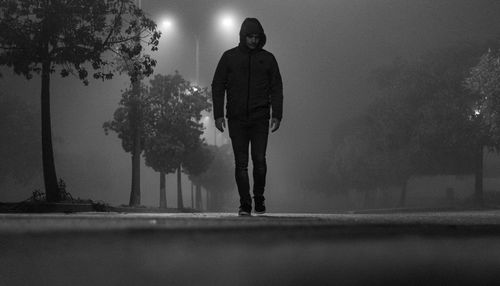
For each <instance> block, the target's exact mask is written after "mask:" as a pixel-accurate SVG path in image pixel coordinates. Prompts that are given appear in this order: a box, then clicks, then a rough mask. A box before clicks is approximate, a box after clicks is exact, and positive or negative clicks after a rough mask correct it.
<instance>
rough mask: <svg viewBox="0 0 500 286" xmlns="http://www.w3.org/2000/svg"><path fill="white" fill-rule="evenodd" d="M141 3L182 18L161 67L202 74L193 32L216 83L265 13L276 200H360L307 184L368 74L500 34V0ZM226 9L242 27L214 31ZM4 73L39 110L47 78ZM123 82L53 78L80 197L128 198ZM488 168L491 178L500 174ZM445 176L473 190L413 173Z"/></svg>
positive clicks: (306, 206)
mask: <svg viewBox="0 0 500 286" xmlns="http://www.w3.org/2000/svg"><path fill="white" fill-rule="evenodd" d="M142 8H143V9H144V10H145V11H147V12H148V13H149V14H150V15H151V17H152V18H153V19H155V20H156V21H157V22H158V23H160V22H161V21H163V19H165V17H167V16H169V17H173V19H174V20H173V21H174V24H173V26H174V27H173V29H172V30H169V31H164V32H163V35H162V39H161V41H160V46H159V51H158V52H156V53H153V56H154V57H155V58H156V59H157V60H158V65H157V67H156V69H155V72H156V73H161V74H172V73H174V71H176V70H178V71H179V72H180V74H182V75H183V76H184V77H185V78H187V79H189V80H191V81H195V77H196V71H195V70H196V68H195V38H196V37H197V38H198V40H199V47H200V79H199V81H200V82H199V83H200V85H202V86H209V85H210V83H211V80H212V76H213V72H214V70H215V66H216V64H217V62H218V60H219V58H220V56H221V55H222V53H223V51H225V50H227V49H229V48H232V47H233V46H234V45H236V44H237V42H238V34H237V33H238V30H239V26H240V24H241V22H242V20H243V19H244V18H245V17H255V18H258V19H259V20H260V21H261V23H262V25H263V27H264V30H265V33H266V35H267V44H266V46H265V47H264V48H265V49H266V50H268V51H270V52H272V53H273V54H274V55H275V56H276V58H277V60H278V64H279V66H280V70H281V75H282V78H283V84H284V108H283V110H284V111H283V121H282V125H281V128H280V130H278V132H276V133H272V134H270V137H269V145H268V152H267V164H268V175H267V186H266V196H267V202H268V205H269V207H268V208H269V211H287V212H293V211H304V212H316V211H323V212H328V211H335V210H338V209H345V208H356V207H359V204H358V203H356V201H355V200H356V198H355V197H350V198H345V197H343V198H342V197H340V196H339V197H337V196H333V197H332V196H328V195H327V194H329V193H330V194H334V193H335V190H329V186H324V188H321V187H320V188H319V189H322V190H320V191H318V190H311V189H308V188H307V187H305V185H304V182H305V181H308V180H311V178H313V177H314V172H315V170H318V169H319V168H321V166H322V164H323V163H324V161H325V160H326V161H327V160H328V158H329V156H330V154H331V151H332V150H331V148H332V147H331V146H332V144H331V140H332V138H331V137H332V130H333V128H334V126H336V125H337V124H339V123H340V122H342V120H345V119H347V118H350V117H352V116H355V115H356V114H358V113H359V112H361V111H362V110H363V109H364V108H365V107H366V106H367V105H368V104H369V103H370V102H371V100H372V99H373V97H374V96H375V95H376V94H377V93H378V92H379V91H378V90H377V88H376V87H375V85H374V83H373V82H372V81H371V80H370V75H371V72H372V71H373V70H374V69H376V68H378V67H381V66H384V65H387V64H389V63H391V62H392V61H393V60H394V59H396V58H403V59H408V60H414V59H416V58H417V57H419V56H421V55H422V54H424V53H426V52H429V51H433V50H438V49H440V48H443V47H446V46H449V45H452V44H458V43H465V42H473V43H474V42H480V41H485V40H491V39H495V38H498V37H499V36H500V18H499V17H498V15H499V12H500V2H498V1H493V0H491V1H489V0H481V1H469V0H446V1H445V0H439V1H431V0H425V1H409V0H406V1H399V0H391V1H389V0H375V1H374V0H355V1H353V0H335V1H327V0H322V1H320V0H315V1H299V0H289V1H278V0H273V1H266V0H256V1H219V0H211V1H203V0H176V1H159V0H142ZM225 11H227V12H230V13H233V14H234V15H237V20H236V22H237V23H236V25H237V28H236V30H235V32H234V35H231V36H230V37H228V35H222V34H221V32H220V31H217V29H216V26H215V22H214V19H215V17H216V16H217V15H218V14H219V13H222V12H225ZM1 73H2V74H3V77H2V78H1V79H0V95H1V96H6V97H16V98H20V99H22V100H23V101H25V102H27V103H29V104H31V105H32V106H34V110H35V112H39V97H40V79H39V77H36V76H35V77H34V78H33V79H32V80H29V81H28V80H25V79H24V78H22V77H20V76H15V75H13V73H12V71H11V70H9V69H7V68H5V67H2V68H1ZM127 87H128V79H127V78H126V77H124V76H116V77H115V78H114V79H113V80H110V81H105V82H102V81H95V80H93V81H91V82H90V85H89V86H84V85H83V84H82V83H81V82H80V81H79V80H77V79H75V78H64V79H61V78H59V76H58V75H56V74H54V76H53V77H52V86H51V100H52V102H51V104H52V110H51V114H52V126H53V137H54V140H55V143H54V151H55V161H56V170H57V175H58V177H60V178H63V179H64V180H65V182H66V184H67V186H68V189H67V190H68V191H69V192H70V193H71V194H72V195H73V197H81V198H90V199H93V200H97V201H104V202H106V203H109V204H112V205H119V204H127V203H128V199H129V195H130V180H131V159H130V158H131V157H130V154H128V153H125V152H124V151H123V149H122V147H121V143H120V140H119V139H118V138H117V136H116V134H114V133H111V134H110V135H108V136H106V135H105V134H104V131H103V128H102V124H103V123H104V122H105V121H108V120H110V119H112V116H113V112H114V110H115V109H116V108H117V106H118V102H119V100H120V96H121V91H122V90H124V89H125V88H127ZM37 109H38V111H37ZM12 124H16V123H15V122H13V123H12ZM1 126H3V125H1ZM0 134H3V132H1V131H0ZM213 134H214V131H213V123H212V122H211V125H210V126H209V127H208V129H207V130H206V133H205V136H206V140H207V142H208V143H210V144H213V141H214V137H213ZM38 135H39V134H30V136H38ZM4 140H9V138H2V141H4ZM217 140H218V143H219V144H221V142H228V143H229V140H228V134H227V130H226V131H225V133H224V134H223V135H219V137H218V138H217ZM4 144H5V143H4ZM0 146H1V145H0ZM18 152H22V150H19V151H18ZM496 162H497V161H496V157H494V156H493V155H489V157H488V159H487V162H486V168H487V173H488V168H490V169H489V170H495V168H496V167H495V166H497V163H496ZM33 164H37V165H39V167H40V170H41V148H40V160H38V161H36V160H35V161H34V162H33ZM488 166H489V167H488ZM490 173H493V174H491V175H490V177H494V176H495V174H494V172H493V171H490ZM228 176H233V174H232V173H231V174H228ZM498 176H499V177H500V172H499V173H498ZM24 182H25V184H20V183H18V182H15V181H14V180H12V179H6V180H4V181H3V182H0V186H1V191H0V201H4V202H5V201H20V200H23V199H26V198H28V197H29V196H30V195H31V192H32V191H33V190H34V189H43V182H42V178H41V176H40V175H39V176H33V179H32V180H24ZM450 182H451V183H450ZM183 183H184V204H185V205H187V206H190V205H191V196H190V184H189V181H188V179H187V177H183ZM495 183H496V180H495V179H494V178H490V179H488V180H486V181H485V188H495V186H496V184H495ZM447 184H448V185H449V184H452V185H454V186H455V188H456V189H457V190H458V191H459V192H461V193H463V194H464V196H465V195H466V194H467V192H470V195H472V193H473V182H472V178H467V177H463V178H461V179H460V180H457V181H456V182H455V179H454V178H453V177H443V178H441V179H439V178H423V179H421V180H416V179H413V180H412V181H411V182H410V185H409V189H410V190H409V192H411V191H416V190H429V191H430V192H433V191H432V190H434V189H440V188H441V189H443V188H444V187H446V186H447ZM175 186H176V185H175V176H174V175H173V174H170V175H168V177H167V204H168V206H169V207H175V202H176V195H175V190H176V187H175ZM499 186H500V185H499ZM141 199H142V204H143V205H146V206H158V199H159V176H158V174H157V173H155V172H154V171H153V170H152V169H150V168H147V167H146V166H144V164H143V165H142V167H141ZM233 199H234V204H233V205H231V204H228V205H227V206H225V208H226V209H227V210H233V209H234V210H235V209H236V208H237V192H236V189H235V191H234V196H233ZM408 199H409V200H410V199H411V197H409V198H408ZM349 200H351V201H349ZM352 200H354V201H352ZM417 201H418V200H415V203H417Z"/></svg>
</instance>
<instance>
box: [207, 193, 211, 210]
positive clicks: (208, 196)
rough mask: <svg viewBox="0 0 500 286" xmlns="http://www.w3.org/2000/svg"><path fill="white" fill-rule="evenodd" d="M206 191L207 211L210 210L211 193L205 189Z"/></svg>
mask: <svg viewBox="0 0 500 286" xmlns="http://www.w3.org/2000/svg"><path fill="white" fill-rule="evenodd" d="M206 193H207V201H206V203H207V211H211V210H212V193H211V192H210V191H208V190H206Z"/></svg>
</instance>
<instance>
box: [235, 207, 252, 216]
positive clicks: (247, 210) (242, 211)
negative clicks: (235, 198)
mask: <svg viewBox="0 0 500 286" xmlns="http://www.w3.org/2000/svg"><path fill="white" fill-rule="evenodd" d="M251 209H252V208H244V207H240V209H239V210H238V215H239V216H251V214H250V213H251Z"/></svg>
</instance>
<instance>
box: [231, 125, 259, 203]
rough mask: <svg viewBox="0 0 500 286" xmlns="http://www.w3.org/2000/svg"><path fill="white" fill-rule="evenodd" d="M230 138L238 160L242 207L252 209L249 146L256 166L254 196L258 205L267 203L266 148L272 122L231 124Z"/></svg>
mask: <svg viewBox="0 0 500 286" xmlns="http://www.w3.org/2000/svg"><path fill="white" fill-rule="evenodd" d="M228 128H229V136H230V137H231V142H232V145H233V153H234V159H235V172H234V175H235V178H236V185H237V186H238V193H239V195H240V205H241V206H242V207H251V206H252V198H251V196H250V183H249V180H248V146H249V145H250V146H251V154H252V163H253V182H254V186H253V195H254V200H255V201H256V202H264V188H265V185H266V173H267V165H266V148H267V137H268V135H269V120H267V119H264V120H258V121H247V120H239V119H229V120H228Z"/></svg>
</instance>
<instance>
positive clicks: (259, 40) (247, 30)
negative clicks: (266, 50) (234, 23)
mask: <svg viewBox="0 0 500 286" xmlns="http://www.w3.org/2000/svg"><path fill="white" fill-rule="evenodd" d="M265 44H266V35H265V34H264V29H263V28H262V25H261V24H260V22H259V20H257V19H255V18H246V19H245V21H243V24H241V30H240V45H244V46H246V47H247V48H248V49H250V50H255V49H259V48H262V47H263V46H264V45H265Z"/></svg>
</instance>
